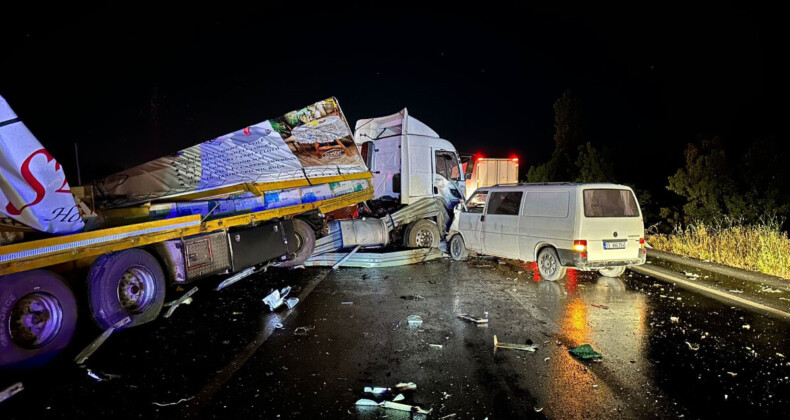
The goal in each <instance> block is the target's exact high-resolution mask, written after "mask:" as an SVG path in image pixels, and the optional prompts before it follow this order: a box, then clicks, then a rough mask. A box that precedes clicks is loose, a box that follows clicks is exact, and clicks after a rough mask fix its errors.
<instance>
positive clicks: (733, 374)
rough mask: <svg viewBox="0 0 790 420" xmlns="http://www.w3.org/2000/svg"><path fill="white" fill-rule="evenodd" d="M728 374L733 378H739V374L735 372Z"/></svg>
mask: <svg viewBox="0 0 790 420" xmlns="http://www.w3.org/2000/svg"><path fill="white" fill-rule="evenodd" d="M727 374H728V375H730V376H732V377H733V378H734V377H736V376H738V374H737V373H735V372H727Z"/></svg>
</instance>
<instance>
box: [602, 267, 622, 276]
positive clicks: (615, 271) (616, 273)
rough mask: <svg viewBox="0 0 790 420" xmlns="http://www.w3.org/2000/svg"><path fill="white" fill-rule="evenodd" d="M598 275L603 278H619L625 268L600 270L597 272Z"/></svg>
mask: <svg viewBox="0 0 790 420" xmlns="http://www.w3.org/2000/svg"><path fill="white" fill-rule="evenodd" d="M598 273H599V274H600V275H602V276H604V277H620V276H621V275H623V273H625V266H624V265H621V266H619V267H606V268H602V269H600V270H598Z"/></svg>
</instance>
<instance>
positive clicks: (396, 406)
mask: <svg viewBox="0 0 790 420" xmlns="http://www.w3.org/2000/svg"><path fill="white" fill-rule="evenodd" d="M379 407H382V408H389V409H391V410H399V411H406V412H409V413H415V414H430V412H431V410H428V411H425V410H423V409H422V408H420V407H418V406H416V405H408V404H401V403H396V402H392V401H384V402H382V403H381V404H379Z"/></svg>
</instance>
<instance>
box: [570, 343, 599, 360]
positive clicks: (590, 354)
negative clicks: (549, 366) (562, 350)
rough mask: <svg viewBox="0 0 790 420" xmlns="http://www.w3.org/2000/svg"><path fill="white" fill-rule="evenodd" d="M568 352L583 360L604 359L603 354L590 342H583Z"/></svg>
mask: <svg viewBox="0 0 790 420" xmlns="http://www.w3.org/2000/svg"><path fill="white" fill-rule="evenodd" d="M568 353H570V354H571V356H573V357H576V358H578V359H581V360H601V359H603V355H602V354H601V353H598V352H597V351H595V349H593V348H592V346H591V345H589V344H582V345H581V346H579V347H575V348H572V349H570V350H568Z"/></svg>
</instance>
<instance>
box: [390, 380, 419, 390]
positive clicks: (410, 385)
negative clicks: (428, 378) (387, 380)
mask: <svg viewBox="0 0 790 420" xmlns="http://www.w3.org/2000/svg"><path fill="white" fill-rule="evenodd" d="M395 389H397V390H398V391H416V390H417V384H415V383H414V382H401V383H399V384H397V385H395Z"/></svg>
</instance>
